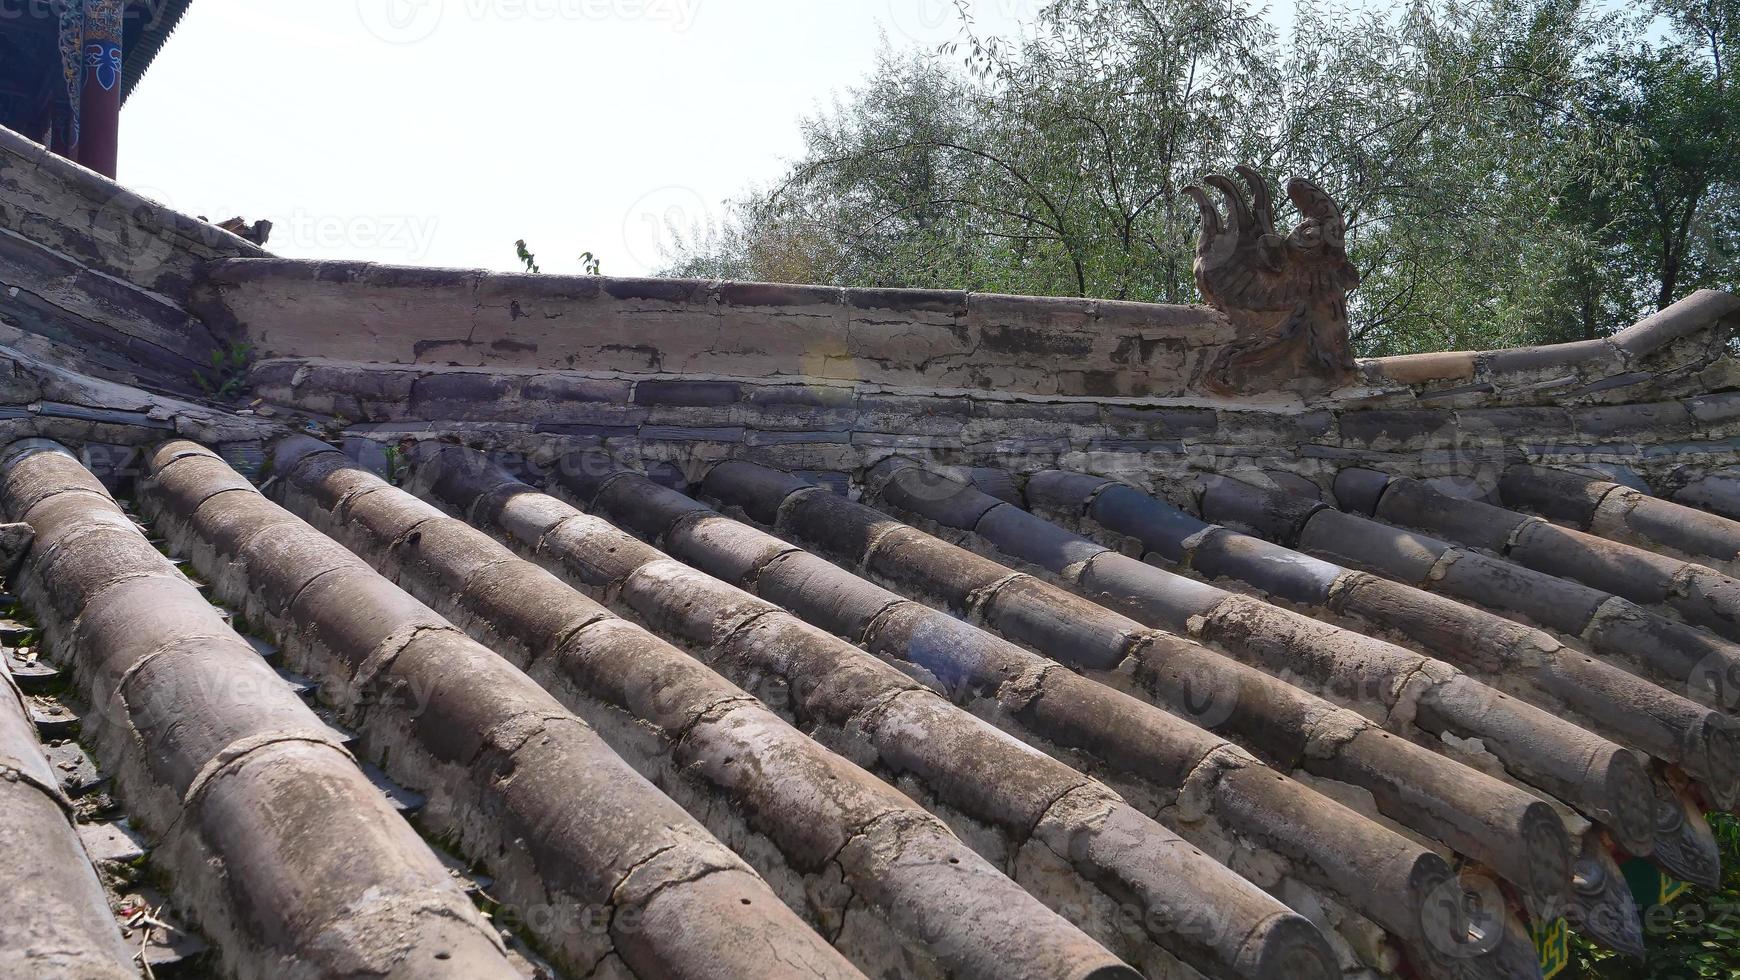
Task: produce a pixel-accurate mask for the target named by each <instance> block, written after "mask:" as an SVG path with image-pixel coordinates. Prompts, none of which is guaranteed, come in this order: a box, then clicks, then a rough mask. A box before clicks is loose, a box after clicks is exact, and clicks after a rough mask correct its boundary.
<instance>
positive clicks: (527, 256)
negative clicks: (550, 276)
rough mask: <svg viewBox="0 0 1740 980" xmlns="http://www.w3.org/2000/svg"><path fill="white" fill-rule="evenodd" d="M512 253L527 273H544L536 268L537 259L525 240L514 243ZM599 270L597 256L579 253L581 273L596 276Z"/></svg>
mask: <svg viewBox="0 0 1740 980" xmlns="http://www.w3.org/2000/svg"><path fill="white" fill-rule="evenodd" d="M514 252H515V255H516V256H518V258H519V260H520V262H521V263H522V264H523V265H525V267H526V271H527V272H530V273H532V274H533V275H537V274H538V273H541V272H543V271H544V270H542V269H540V268H538V257H537V255H535V254H533V253H532V251H531V249H529V248H527V247H526V240H525V239H524V238H522V239H520V240H519V241H517V242H514ZM599 269H600V262H599V259H598V256H597V255H595V254H593V253H592V252H590V251H587V252H581V253H580V271H581V272H583V273H585V274H586V275H589V276H596V275H599V274H600V272H599Z"/></svg>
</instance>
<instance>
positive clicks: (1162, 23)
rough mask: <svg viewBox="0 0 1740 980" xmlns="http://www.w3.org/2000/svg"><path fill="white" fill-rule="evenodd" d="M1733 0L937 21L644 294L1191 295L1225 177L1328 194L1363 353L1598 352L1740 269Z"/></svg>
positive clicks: (1072, 9)
mask: <svg viewBox="0 0 1740 980" xmlns="http://www.w3.org/2000/svg"><path fill="white" fill-rule="evenodd" d="M1735 7H1736V4H1735V0H1672V2H1671V3H1670V2H1666V0H1664V5H1663V6H1661V7H1660V8H1658V9H1655V10H1652V11H1647V12H1643V13H1639V12H1637V11H1636V10H1635V9H1630V8H1618V9H1609V8H1603V7H1601V6H1598V5H1597V4H1596V3H1594V2H1593V0H1414V2H1410V3H1407V4H1398V5H1396V6H1395V7H1393V8H1391V9H1388V10H1372V9H1356V10H1350V9H1345V8H1342V7H1332V6H1327V5H1324V4H1322V3H1319V2H1318V0H1302V2H1301V3H1300V4H1299V6H1298V8H1297V10H1296V12H1295V17H1294V20H1293V23H1292V25H1291V27H1290V30H1289V31H1288V33H1287V34H1286V36H1284V37H1283V36H1281V35H1279V34H1278V33H1277V32H1276V31H1275V30H1274V29H1273V28H1272V27H1271V26H1269V21H1268V20H1267V19H1265V18H1264V17H1263V16H1262V15H1261V12H1260V11H1259V10H1257V9H1256V8H1253V7H1251V6H1249V5H1248V4H1247V3H1245V2H1244V0H1053V2H1051V3H1049V4H1048V5H1047V6H1046V7H1045V8H1043V10H1042V12H1041V14H1040V15H1039V17H1038V18H1037V20H1036V21H1035V22H1034V23H1033V24H1031V25H1029V26H1028V27H1027V28H1026V29H1025V30H1023V32H1022V33H1021V34H1020V35H1019V36H1016V37H1014V38H1007V39H1005V38H994V37H985V36H982V35H981V34H980V33H979V32H978V30H977V28H976V27H975V25H974V24H973V22H972V20H971V17H970V11H969V8H968V7H967V6H965V5H962V15H961V21H960V28H961V31H960V35H959V37H958V38H957V39H956V40H954V41H951V42H949V43H947V44H945V45H942V46H941V47H940V48H939V49H938V50H935V51H928V52H925V51H895V50H892V49H887V48H885V50H884V52H883V54H882V56H881V58H880V60H879V63H878V65H877V67H876V69H875V70H874V71H873V72H872V73H871V74H870V75H869V77H868V78H867V79H865V81H864V82H863V84H862V85H861V86H859V87H857V88H855V89H853V90H851V91H850V92H848V93H846V94H845V95H844V96H843V97H841V98H840V99H838V100H837V101H836V102H835V104H834V105H833V106H832V107H831V108H830V109H829V110H827V111H824V112H821V113H819V114H817V115H815V116H813V117H811V118H808V119H805V120H803V121H802V123H801V125H802V131H803V136H804V140H805V146H806V149H805V152H804V153H803V155H802V156H801V157H800V158H799V159H798V160H797V161H795V162H794V163H793V164H792V165H791V167H790V169H789V170H788V171H787V172H786V173H785V175H784V176H783V179H782V180H780V181H779V182H778V183H777V184H775V185H773V186H771V187H767V188H759V189H752V190H751V191H750V192H749V193H748V194H747V195H746V196H745V197H744V198H743V199H741V200H739V201H737V202H735V203H734V205H733V211H734V220H733V221H732V222H731V223H730V225H729V226H728V227H727V228H726V229H725V230H724V231H723V232H721V233H719V234H717V235H715V236H713V237H711V238H708V239H706V240H703V241H696V242H687V243H684V244H683V245H682V246H681V247H679V250H678V260H677V261H676V262H675V263H674V264H673V266H672V267H671V268H669V269H667V270H665V271H666V272H667V273H669V274H675V275H690V276H703V277H718V278H738V279H764V280H774V281H784V282H817V283H831V284H837V285H862V286H917V287H936V288H967V289H974V290H983V291H993V292H1016V293H1036V294H1042V295H1082V296H1094V297H1101V298H1111V299H1134V300H1152V301H1160V302H1174V303H1177V302H1194V301H1196V300H1197V299H1198V297H1197V293H1196V288H1195V283H1194V281H1193V277H1192V273H1191V266H1192V263H1193V261H1194V258H1195V245H1196V212H1195V208H1194V206H1192V205H1191V204H1190V202H1189V201H1188V200H1185V199H1182V197H1181V195H1180V194H1179V189H1180V188H1181V187H1182V186H1183V185H1184V184H1186V183H1189V182H1191V181H1193V180H1195V179H1198V178H1199V177H1200V176H1201V175H1202V174H1203V173H1205V172H1209V171H1224V170H1226V169H1228V168H1229V167H1230V166H1231V164H1233V163H1236V162H1241V161H1249V162H1252V163H1255V164H1256V165H1257V166H1258V167H1259V168H1261V169H1263V170H1265V171H1267V172H1269V173H1271V174H1273V175H1275V176H1277V177H1284V176H1288V175H1293V174H1298V175H1303V176H1309V177H1311V178H1313V179H1314V180H1316V181H1317V182H1318V183H1319V184H1321V185H1322V186H1323V187H1324V188H1325V189H1326V190H1328V191H1329V192H1330V193H1331V194H1332V195H1334V196H1335V197H1336V198H1337V199H1338V200H1339V201H1341V202H1342V204H1343V206H1344V209H1345V210H1346V213H1347V216H1348V244H1349V251H1350V255H1351V257H1352V258H1353V260H1354V262H1355V263H1356V265H1357V266H1358V268H1359V270H1360V273H1361V276H1362V279H1363V285H1362V286H1361V288H1360V289H1358V290H1356V291H1355V293H1354V294H1353V296H1352V301H1351V314H1352V317H1353V325H1354V339H1355V342H1356V345H1357V346H1358V347H1359V348H1360V350H1361V352H1362V353H1366V354H1380V353H1402V352H1407V351H1413V350H1442V349H1446V348H1464V349H1467V348H1483V347H1496V346H1509V345H1515V344H1522V343H1534V342H1551V341H1562V340H1571V339H1581V338H1585V337H1597V336H1602V335H1605V334H1606V333H1609V332H1611V331H1612V330H1614V329H1617V328H1618V327H1621V326H1624V325H1626V324H1628V323H1630V322H1633V321H1634V320H1636V319H1637V318H1639V317H1641V316H1642V315H1644V314H1646V313H1648V312H1651V311H1653V310H1654V309H1656V308H1657V307H1658V306H1660V305H1662V304H1664V303H1665V302H1668V301H1671V300H1672V299H1675V298H1677V297H1678V296H1681V295H1684V294H1685V293H1686V292H1688V291H1690V290H1692V289H1694V288H1699V287H1703V286H1708V285H1716V286H1725V285H1731V283H1732V280H1733V279H1734V278H1735V276H1736V274H1737V273H1740V238H1737V237H1736V236H1740V153H1737V152H1735V151H1736V150H1737V149H1740V146H1736V144H1735V141H1736V138H1737V132H1736V131H1737V130H1740V111H1737V110H1740V106H1736V105H1735V104H1734V101H1733V100H1734V97H1735V96H1734V93H1733V89H1732V87H1731V86H1729V85H1728V83H1727V79H1726V75H1727V68H1726V65H1727V64H1728V63H1729V61H1730V60H1731V58H1732V52H1733V50H1734V44H1733V42H1734V40H1735V38H1736V37H1740V28H1737V27H1736V24H1737V23H1740V17H1737V16H1736V14H1735Z"/></svg>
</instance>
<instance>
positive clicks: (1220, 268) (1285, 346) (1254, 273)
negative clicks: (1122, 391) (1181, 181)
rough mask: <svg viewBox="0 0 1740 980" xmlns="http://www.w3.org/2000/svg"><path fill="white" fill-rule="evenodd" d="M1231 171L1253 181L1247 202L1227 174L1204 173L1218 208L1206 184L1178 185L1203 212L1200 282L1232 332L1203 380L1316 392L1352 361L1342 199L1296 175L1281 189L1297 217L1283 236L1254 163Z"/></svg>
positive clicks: (1350, 369) (1224, 386) (1235, 387)
mask: <svg viewBox="0 0 1740 980" xmlns="http://www.w3.org/2000/svg"><path fill="white" fill-rule="evenodd" d="M1234 172H1235V173H1237V174H1238V175H1239V177H1241V178H1242V179H1243V180H1244V183H1245V184H1246V186H1248V187H1249V188H1250V200H1249V201H1246V199H1245V194H1244V192H1243V190H1241V189H1240V187H1239V185H1238V184H1237V183H1236V182H1234V181H1233V180H1232V178H1230V177H1227V176H1225V175H1223V174H1211V175H1209V176H1208V177H1205V178H1203V183H1205V184H1208V185H1209V186H1211V187H1213V188H1214V189H1216V190H1218V191H1219V192H1220V194H1221V197H1222V198H1224V199H1225V204H1226V209H1227V214H1226V215H1225V216H1224V217H1223V216H1222V214H1221V211H1220V208H1219V207H1218V206H1217V205H1216V204H1215V202H1214V200H1213V199H1212V198H1210V197H1209V195H1208V192H1207V191H1205V190H1203V189H1202V188H1201V187H1199V186H1196V185H1191V186H1189V187H1186V188H1184V193H1186V194H1188V195H1189V196H1190V197H1191V199H1192V200H1194V201H1196V204H1197V206H1198V207H1199V208H1200V209H1201V211H1202V231H1201V237H1200V238H1199V239H1198V242H1197V248H1196V285H1197V288H1199V289H1200V290H1201V291H1202V295H1203V297H1204V298H1205V299H1207V300H1208V302H1209V304H1210V305H1212V306H1214V307H1215V308H1216V309H1218V310H1220V311H1221V312H1223V313H1225V314H1226V315H1227V317H1228V318H1229V319H1230V320H1232V323H1233V327H1234V329H1235V331H1236V333H1235V336H1234V339H1233V342H1232V343H1231V344H1230V345H1229V346H1228V347H1227V348H1226V350H1224V351H1223V352H1222V353H1221V354H1219V355H1218V356H1217V357H1216V358H1215V359H1214V360H1213V361H1211V362H1210V363H1209V364H1208V365H1207V367H1206V369H1205V371H1204V374H1203V377H1202V378H1201V379H1200V380H1201V383H1202V384H1204V385H1205V386H1207V387H1208V388H1210V389H1212V390H1215V391H1219V392H1222V393H1225V394H1254V393H1260V392H1263V391H1272V390H1282V389H1284V390H1292V391H1298V392H1302V393H1312V392H1318V391H1323V390H1327V389H1329V388H1333V387H1336V386H1338V385H1340V384H1342V383H1344V382H1346V381H1348V380H1349V379H1351V378H1352V377H1353V373H1354V362H1353V354H1352V352H1351V350H1350V349H1349V346H1348V336H1347V293H1348V291H1349V290H1351V289H1353V288H1354V287H1355V286H1358V285H1359V273H1358V272H1357V271H1356V270H1355V269H1354V267H1353V263H1351V262H1349V261H1348V259H1347V246H1346V241H1345V237H1344V236H1345V234H1346V230H1347V225H1346V221H1345V220H1344V219H1343V218H1342V214H1341V208H1340V207H1338V206H1337V205H1336V203H1335V202H1334V201H1333V200H1331V199H1330V197H1329V195H1328V194H1325V193H1324V192H1323V191H1322V190H1321V189H1320V188H1318V187H1317V185H1316V184H1313V183H1311V182H1310V181H1308V180H1305V179H1303V178H1300V177H1295V178H1293V179H1292V180H1290V181H1288V182H1287V196H1288V197H1289V198H1291V199H1292V201H1293V204H1294V206H1295V207H1297V208H1298V209H1299V215H1300V217H1301V218H1302V219H1303V220H1301V222H1300V224H1299V226H1298V227H1297V228H1295V229H1293V232H1292V234H1290V235H1287V236H1286V237H1282V236H1281V235H1280V234H1279V233H1278V232H1276V230H1275V209H1274V202H1273V199H1272V198H1271V197H1270V195H1269V185H1268V182H1267V181H1266V180H1265V179H1264V178H1263V176H1262V174H1260V173H1258V172H1257V171H1256V169H1255V168H1253V167H1249V166H1239V167H1235V168H1234Z"/></svg>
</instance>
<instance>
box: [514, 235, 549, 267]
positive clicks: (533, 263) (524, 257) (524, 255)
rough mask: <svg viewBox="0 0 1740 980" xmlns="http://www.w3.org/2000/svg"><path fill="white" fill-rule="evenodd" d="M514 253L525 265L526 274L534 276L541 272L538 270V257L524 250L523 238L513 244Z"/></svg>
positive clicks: (528, 250) (524, 241)
mask: <svg viewBox="0 0 1740 980" xmlns="http://www.w3.org/2000/svg"><path fill="white" fill-rule="evenodd" d="M514 252H515V254H516V255H518V256H519V260H520V261H521V262H523V263H525V266H526V271H527V272H530V273H532V274H533V275H536V274H538V273H539V272H541V271H542V270H541V269H539V268H538V257H537V256H536V255H533V254H532V252H531V250H530V249H528V248H526V240H525V239H524V238H522V239H520V240H519V241H517V242H514Z"/></svg>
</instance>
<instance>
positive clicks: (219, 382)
mask: <svg viewBox="0 0 1740 980" xmlns="http://www.w3.org/2000/svg"><path fill="white" fill-rule="evenodd" d="M253 366H254V348H253V345H251V344H248V343H244V342H242V341H235V342H232V343H229V344H225V345H224V346H222V347H219V348H217V349H215V350H213V351H212V352H211V366H210V368H209V369H208V370H201V369H199V368H194V370H193V380H194V382H195V383H197V384H198V385H199V387H200V390H202V391H204V392H205V393H206V394H207V395H208V396H210V397H212V398H216V399H219V400H223V399H228V398H233V397H235V396H236V395H239V394H241V393H242V392H244V391H246V390H247V387H248V370H249V369H250V368H252V367H253Z"/></svg>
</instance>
